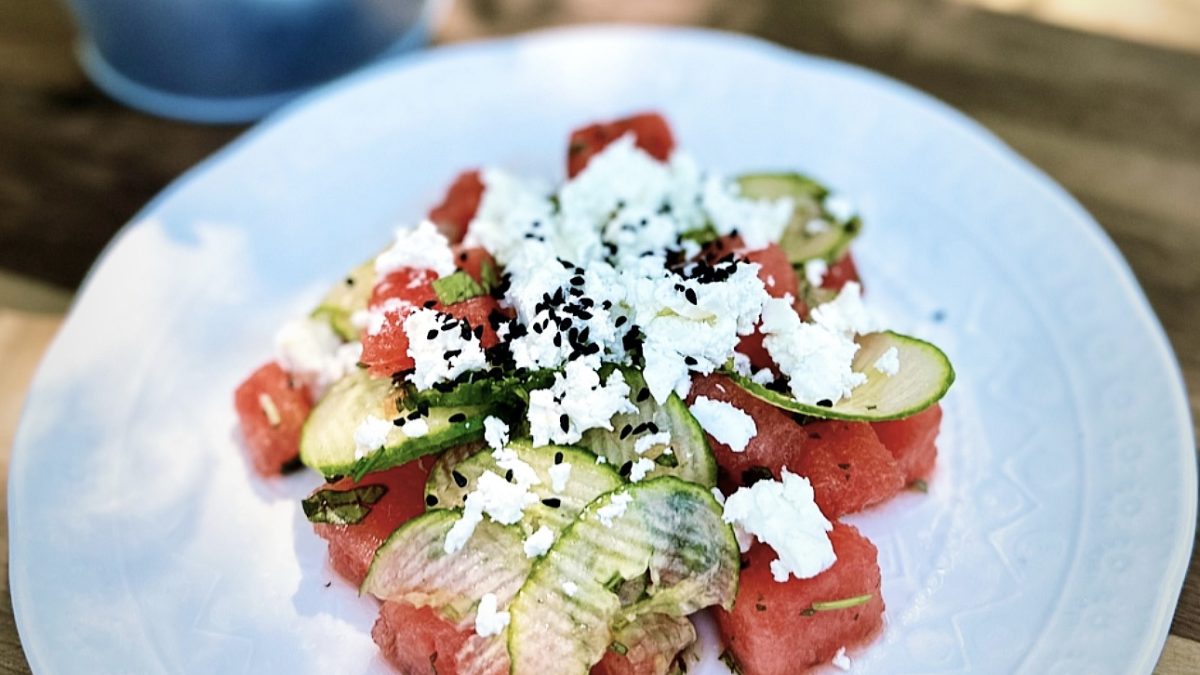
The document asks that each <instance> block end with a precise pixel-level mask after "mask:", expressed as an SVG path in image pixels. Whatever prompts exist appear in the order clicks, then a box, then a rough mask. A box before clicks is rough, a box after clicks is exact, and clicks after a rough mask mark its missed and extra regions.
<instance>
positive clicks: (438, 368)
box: [404, 308, 487, 389]
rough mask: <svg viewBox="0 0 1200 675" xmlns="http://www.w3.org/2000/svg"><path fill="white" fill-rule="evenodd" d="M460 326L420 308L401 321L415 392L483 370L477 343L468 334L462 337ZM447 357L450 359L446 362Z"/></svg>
mask: <svg viewBox="0 0 1200 675" xmlns="http://www.w3.org/2000/svg"><path fill="white" fill-rule="evenodd" d="M460 325H461V324H460V323H459V321H458V320H455V319H453V317H450V316H449V315H448V314H442V313H440V312H437V311H435V310H432V309H424V308H421V309H417V310H414V311H413V313H412V314H409V315H408V318H407V319H405V320H404V333H405V335H407V336H408V355H409V356H411V357H412V359H413V362H414V363H415V364H416V368H415V370H414V371H413V375H412V383H413V384H415V385H416V386H417V389H428V388H429V387H431V386H432V385H433V384H434V383H435V382H441V381H444V380H453V379H454V378H456V377H458V376H459V375H461V374H462V373H465V372H467V371H470V370H479V369H480V368H484V367H486V366H487V359H486V358H485V356H484V354H483V347H482V346H481V345H480V344H479V339H478V338H476V337H475V336H474V334H472V333H470V332H469V331H468V332H467V336H466V337H463V331H461V330H460V329H459V326H460ZM431 335H432V336H433V337H430V336H431ZM447 354H453V355H452V356H449V357H448V358H447Z"/></svg>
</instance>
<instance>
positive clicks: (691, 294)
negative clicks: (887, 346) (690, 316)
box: [683, 288, 696, 305]
mask: <svg viewBox="0 0 1200 675" xmlns="http://www.w3.org/2000/svg"><path fill="white" fill-rule="evenodd" d="M683 297H685V298H687V301H688V302H690V303H692V304H693V305H694V304H696V289H694V288H689V289H687V290H686V291H684V292H683Z"/></svg>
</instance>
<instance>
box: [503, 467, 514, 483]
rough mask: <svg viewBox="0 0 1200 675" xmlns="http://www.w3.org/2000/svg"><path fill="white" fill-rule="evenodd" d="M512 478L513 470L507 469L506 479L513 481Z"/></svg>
mask: <svg viewBox="0 0 1200 675" xmlns="http://www.w3.org/2000/svg"><path fill="white" fill-rule="evenodd" d="M512 479H513V470H512V469H509V470H508V471H505V472H504V480H506V481H508V482H510V483H511V482H512Z"/></svg>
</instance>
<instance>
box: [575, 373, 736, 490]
mask: <svg viewBox="0 0 1200 675" xmlns="http://www.w3.org/2000/svg"><path fill="white" fill-rule="evenodd" d="M621 372H622V374H623V375H624V376H625V382H627V383H628V384H629V389H630V392H631V394H630V396H631V401H632V402H633V404H634V405H635V406H637V409H638V411H637V412H636V413H623V414H620V415H616V416H615V417H613V418H612V427H613V428H612V430H611V431H609V430H608V429H600V428H596V429H589V430H587V431H586V432H584V434H583V438H582V439H581V440H580V441H579V444H580V445H582V446H583V447H585V448H587V449H589V450H591V451H592V452H594V453H596V454H597V455H600V456H603V457H604V458H605V459H606V460H608V463H609V464H612V465H613V466H615V467H618V469H619V470H620V471H621V473H622V474H623V475H625V476H628V475H629V466H630V465H631V464H632V463H633V462H636V461H638V460H639V459H641V458H643V457H645V458H648V459H652V460H654V468H653V469H652V470H650V471H649V472H648V473H647V474H646V477H647V478H652V477H655V476H676V477H678V478H682V479H683V480H687V481H691V482H693V483H698V484H700V485H704V486H705V487H713V486H714V485H716V484H717V462H716V459H715V458H714V457H713V453H712V448H711V447H709V445H708V436H707V435H706V434H705V433H704V429H703V428H701V426H700V423H699V422H697V421H696V418H695V417H693V416H692V413H691V412H690V411H689V410H688V407H687V405H686V404H684V402H683V400H682V399H680V398H679V396H677V395H675V394H674V393H672V394H671V396H670V397H668V398H667V400H666V401H665V402H664V403H663V404H662V405H659V404H658V403H656V402H655V401H654V397H653V396H650V395H649V392H648V391H647V390H646V383H645V380H643V379H642V375H641V373H639V372H638V371H637V370H634V369H632V368H623V369H622V371H621ZM656 430H657V432H658V433H662V432H667V433H670V434H671V440H670V442H669V443H667V444H661V443H659V444H655V445H653V446H651V447H649V448H648V449H646V450H645V452H644V453H640V454H639V453H638V452H637V444H638V441H639V440H640V439H642V438H647V437H649V436H651V435H653V434H654V433H655V432H656ZM668 450H669V452H668Z"/></svg>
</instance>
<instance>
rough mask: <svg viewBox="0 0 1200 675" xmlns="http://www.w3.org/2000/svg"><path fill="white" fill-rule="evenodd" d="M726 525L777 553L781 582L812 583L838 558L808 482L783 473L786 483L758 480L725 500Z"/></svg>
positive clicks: (777, 574)
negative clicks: (754, 538) (793, 579)
mask: <svg viewBox="0 0 1200 675" xmlns="http://www.w3.org/2000/svg"><path fill="white" fill-rule="evenodd" d="M724 519H725V522H727V523H734V524H737V525H740V526H741V527H742V528H744V529H745V531H746V532H747V533H749V534H752V535H754V536H755V537H757V538H758V540H759V541H760V542H762V543H764V544H766V545H767V546H770V547H771V548H772V549H774V551H775V553H776V555H778V556H779V557H778V559H777V560H773V561H772V562H771V575H772V576H773V577H774V579H775V581H778V582H780V583H783V582H785V581H787V580H788V575H792V576H795V577H796V578H797V579H808V578H811V577H814V576H816V575H818V574H820V573H821V572H823V571H825V570H827V569H829V568H830V567H832V566H833V563H835V562H837V556H836V555H835V554H834V552H833V543H832V542H831V541H830V540H829V532H830V531H831V530H832V529H833V524H832V523H830V522H829V520H828V519H827V518H825V516H824V514H822V513H821V509H820V508H819V507H818V506H817V503H816V502H815V501H814V500H813V489H812V485H811V484H810V483H809V482H808V479H807V478H803V477H801V476H797V475H796V474H794V473H792V472H790V471H788V470H787V468H786V467H784V469H783V480H782V481H777V480H760V481H758V482H757V483H755V484H754V485H752V486H751V487H748V488H745V487H743V488H738V490H737V492H735V493H733V494H732V495H730V496H729V498H728V499H726V500H725V515H724Z"/></svg>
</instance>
